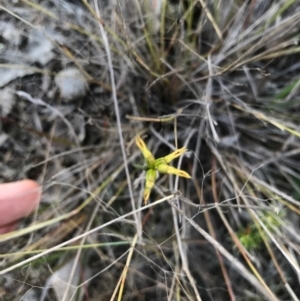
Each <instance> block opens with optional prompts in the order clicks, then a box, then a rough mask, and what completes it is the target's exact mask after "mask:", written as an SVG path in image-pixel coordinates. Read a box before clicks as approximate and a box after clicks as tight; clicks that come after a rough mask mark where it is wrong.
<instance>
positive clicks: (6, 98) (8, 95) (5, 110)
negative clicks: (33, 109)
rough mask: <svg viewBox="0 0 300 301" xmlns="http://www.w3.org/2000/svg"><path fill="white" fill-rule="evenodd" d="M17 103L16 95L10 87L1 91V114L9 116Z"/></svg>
mask: <svg viewBox="0 0 300 301" xmlns="http://www.w3.org/2000/svg"><path fill="white" fill-rule="evenodd" d="M15 102H16V95H15V94H14V93H13V92H12V90H11V89H10V88H8V87H6V88H4V89H1V90H0V112H1V115H2V116H7V115H8V114H9V113H10V112H11V109H12V107H13V106H14V104H15Z"/></svg>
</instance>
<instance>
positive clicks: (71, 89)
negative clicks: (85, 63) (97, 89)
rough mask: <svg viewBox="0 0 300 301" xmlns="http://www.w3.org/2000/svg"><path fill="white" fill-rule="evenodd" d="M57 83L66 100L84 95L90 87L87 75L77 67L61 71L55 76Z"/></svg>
mask: <svg viewBox="0 0 300 301" xmlns="http://www.w3.org/2000/svg"><path fill="white" fill-rule="evenodd" d="M55 83H56V85H57V86H58V88H59V91H60V95H61V97H62V99H63V100H65V101H70V100H74V99H78V98H80V97H83V96H84V95H85V94H86V91H87V88H88V85H87V82H86V79H85V77H84V76H83V75H82V74H81V73H80V71H79V70H78V69H76V68H69V69H66V70H63V71H60V72H59V73H58V74H57V75H56V77H55Z"/></svg>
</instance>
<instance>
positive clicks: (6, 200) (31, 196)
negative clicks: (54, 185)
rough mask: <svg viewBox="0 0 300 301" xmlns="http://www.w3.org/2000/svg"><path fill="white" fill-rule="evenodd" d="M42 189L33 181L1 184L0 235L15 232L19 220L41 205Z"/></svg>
mask: <svg viewBox="0 0 300 301" xmlns="http://www.w3.org/2000/svg"><path fill="white" fill-rule="evenodd" d="M40 199H41V189H40V186H39V184H38V183H36V182H35V181H32V180H23V181H18V182H12V183H7V184H0V234H3V233H7V232H10V231H13V230H14V229H15V228H16V226H17V222H18V220H19V219H21V218H23V217H25V216H27V215H29V214H30V213H31V212H32V211H33V210H34V209H35V208H36V207H37V206H38V204H39V202H40Z"/></svg>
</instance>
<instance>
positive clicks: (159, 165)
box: [135, 135, 191, 204]
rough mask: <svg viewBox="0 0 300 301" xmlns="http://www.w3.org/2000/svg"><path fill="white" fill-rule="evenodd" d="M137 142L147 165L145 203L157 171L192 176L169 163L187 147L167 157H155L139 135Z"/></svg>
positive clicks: (185, 176) (184, 176) (188, 177)
mask: <svg viewBox="0 0 300 301" xmlns="http://www.w3.org/2000/svg"><path fill="white" fill-rule="evenodd" d="M135 143H136V145H137V147H138V148H139V149H140V151H141V152H142V154H143V156H144V158H145V161H146V165H147V166H146V170H147V173H146V181H145V189H144V202H145V204H147V202H148V200H149V197H150V193H151V190H152V188H153V187H154V183H155V180H156V172H157V171H158V172H159V173H164V174H172V175H177V176H180V177H183V178H187V179H190V178H191V176H190V175H189V174H188V173H187V172H185V171H184V170H181V169H178V168H175V167H173V166H170V165H168V164H169V163H170V162H171V161H173V160H174V159H176V158H178V157H180V156H181V155H183V154H184V153H185V152H186V151H187V148H186V147H182V148H179V149H177V150H175V151H174V152H172V153H171V154H169V155H167V156H165V157H162V158H158V159H155V158H154V156H153V154H152V153H151V151H150V150H149V149H148V148H147V146H146V144H145V142H144V141H143V139H142V138H141V137H140V136H139V135H138V136H136V138H135Z"/></svg>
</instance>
